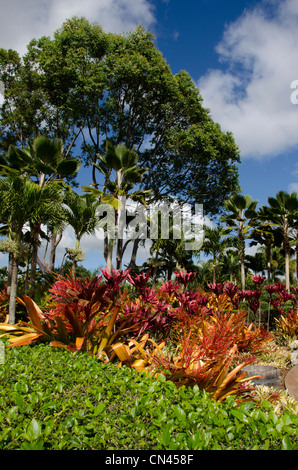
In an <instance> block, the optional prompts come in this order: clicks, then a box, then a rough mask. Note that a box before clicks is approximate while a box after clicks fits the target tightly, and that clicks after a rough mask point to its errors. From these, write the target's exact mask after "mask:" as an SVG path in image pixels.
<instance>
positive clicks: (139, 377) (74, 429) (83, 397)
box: [0, 344, 298, 450]
mask: <svg viewBox="0 0 298 470" xmlns="http://www.w3.org/2000/svg"><path fill="white" fill-rule="evenodd" d="M0 380H1V389H0V422H1V431H0V448H1V449H2V450H5V449H7V450H8V449H9V450H11V449H15V450H19V449H20V450H22V449H33V450H38V449H48V450H69V449H78V450H89V449H90V450H113V449H114V450H173V449H177V450H200V449H205V450H207V449H223V450H229V449H235V450H236V449H238V450H241V449H243V450H244V449H260V450H263V449H272V450H273V449H275V450H279V449H295V448H296V449H297V447H298V446H297V444H298V440H297V424H298V418H297V416H295V415H293V414H291V413H290V412H285V413H283V414H282V415H281V416H277V415H276V414H274V412H273V410H272V405H271V404H270V403H269V402H266V401H264V402H262V404H261V405H259V406H258V407H256V405H255V403H253V402H252V401H249V402H245V403H242V404H241V405H237V404H236V402H235V400H234V398H233V397H229V398H228V399H227V400H226V401H224V402H222V403H220V404H218V403H216V402H215V401H214V400H211V399H210V398H209V395H208V394H207V393H206V392H205V391H200V390H199V389H198V388H197V387H194V388H193V389H188V388H184V387H182V388H179V389H178V388H177V387H176V386H175V385H174V384H173V383H171V382H166V381H165V379H164V378H163V377H162V376H160V379H154V378H153V377H150V376H147V375H146V374H145V373H139V372H136V371H135V370H133V369H129V368H128V367H123V368H117V367H116V366H114V365H113V364H104V363H101V362H98V361H97V360H96V358H95V357H94V356H89V355H87V354H79V353H70V352H68V351H66V350H63V349H56V348H51V347H49V346H48V345H45V344H38V345H34V346H30V345H28V346H23V347H22V348H12V349H7V351H6V353H5V363H4V364H3V365H0Z"/></svg>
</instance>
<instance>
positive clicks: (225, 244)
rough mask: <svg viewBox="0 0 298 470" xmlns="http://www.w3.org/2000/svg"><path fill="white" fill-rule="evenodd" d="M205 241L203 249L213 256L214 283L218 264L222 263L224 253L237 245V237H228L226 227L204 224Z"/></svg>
mask: <svg viewBox="0 0 298 470" xmlns="http://www.w3.org/2000/svg"><path fill="white" fill-rule="evenodd" d="M203 228H204V243H203V246H202V249H201V251H203V252H204V253H205V254H206V255H211V256H212V263H213V266H212V272H213V280H212V282H213V283H216V281H217V279H216V273H217V270H218V267H219V266H218V265H219V264H220V258H221V257H222V256H223V255H224V253H225V251H226V250H227V249H228V248H230V247H233V246H236V245H237V238H236V237H227V236H225V235H226V231H225V229H224V227H222V226H220V225H217V226H216V227H209V226H208V225H204V227H203Z"/></svg>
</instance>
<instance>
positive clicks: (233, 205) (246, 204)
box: [221, 194, 258, 289]
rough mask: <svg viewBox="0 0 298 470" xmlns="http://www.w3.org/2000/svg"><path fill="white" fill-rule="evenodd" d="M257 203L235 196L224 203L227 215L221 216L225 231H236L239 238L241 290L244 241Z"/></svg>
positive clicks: (243, 272)
mask: <svg viewBox="0 0 298 470" xmlns="http://www.w3.org/2000/svg"><path fill="white" fill-rule="evenodd" d="M257 203H258V202H257V201H253V200H252V198H251V196H248V195H247V196H244V195H243V194H235V195H234V196H232V197H231V198H230V199H228V200H227V201H226V202H225V209H226V210H227V211H228V213H227V215H223V216H221V220H222V221H223V222H225V223H226V224H227V226H228V227H227V230H228V231H229V232H230V231H232V230H234V231H236V232H237V235H238V238H239V252H240V266H241V286H242V289H245V239H246V238H248V236H249V231H250V228H251V225H252V221H253V219H254V218H255V217H256V211H255V209H256V206H257Z"/></svg>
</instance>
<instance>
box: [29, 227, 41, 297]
mask: <svg viewBox="0 0 298 470" xmlns="http://www.w3.org/2000/svg"><path fill="white" fill-rule="evenodd" d="M39 233H40V223H37V224H34V225H33V228H32V235H33V247H32V255H31V273H30V296H31V297H32V298H33V297H34V295H35V283H36V269H37V255H38V245H39Z"/></svg>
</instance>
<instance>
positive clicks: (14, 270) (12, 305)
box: [8, 254, 18, 325]
mask: <svg viewBox="0 0 298 470" xmlns="http://www.w3.org/2000/svg"><path fill="white" fill-rule="evenodd" d="M17 284H18V260H17V259H16V258H15V256H14V255H13V254H12V260H11V278H10V294H9V310H8V314H9V316H8V323H9V324H10V325H14V324H15V318H16V296H17Z"/></svg>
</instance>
